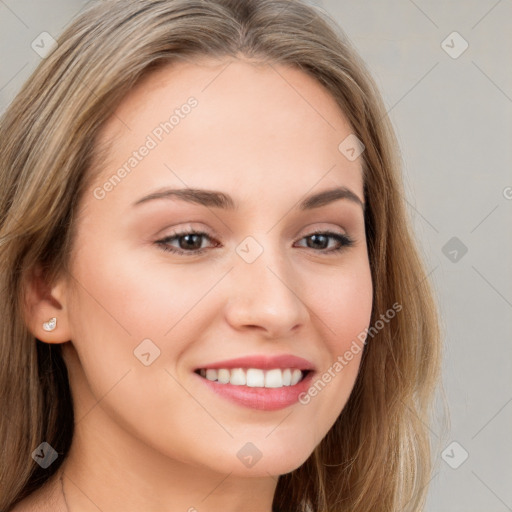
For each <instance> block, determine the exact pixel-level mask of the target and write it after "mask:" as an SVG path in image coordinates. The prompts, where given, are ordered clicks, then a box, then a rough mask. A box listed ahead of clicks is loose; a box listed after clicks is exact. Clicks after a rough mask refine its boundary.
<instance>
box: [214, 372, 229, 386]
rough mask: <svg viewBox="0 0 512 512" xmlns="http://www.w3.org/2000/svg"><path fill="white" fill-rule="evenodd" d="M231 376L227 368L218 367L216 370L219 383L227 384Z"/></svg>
mask: <svg viewBox="0 0 512 512" xmlns="http://www.w3.org/2000/svg"><path fill="white" fill-rule="evenodd" d="M230 378H231V373H230V371H229V370H225V369H219V370H217V380H218V381H219V382H220V383H221V384H227V383H228V382H229V379H230Z"/></svg>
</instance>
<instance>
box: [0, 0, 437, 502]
mask: <svg viewBox="0 0 512 512" xmlns="http://www.w3.org/2000/svg"><path fill="white" fill-rule="evenodd" d="M240 55H243V56H244V57H247V58H250V59H252V60H254V61H259V62H262V63H270V64H284V65H290V66H295V67H296V68H298V69H300V70H302V71H303V72H305V73H308V74H309V75H311V76H312V77H314V78H315V79H316V80H317V81H318V82H319V83H321V84H322V85H323V86H324V87H325V88H326V89H327V90H328V91H329V92H330V94H331V95H332V97H333V98H334V99H335V100H336V102H337V103H338V104H339V106H340V108H341V109H342V111H343V112H344V114H345V115H346V117H347V119H348V120H349V122H350V123H351V126H352V128H353V131H354V133H355V134H356V135H357V137H358V138H359V139H360V140H361V141H362V142H363V144H364V146H365V151H364V152H363V154H362V155H361V159H362V164H363V172H364V194H365V201H366V205H367V206H366V212H365V225H366V234H367V243H368V254H369V260H370V266H371V273H372V280H373V289H374V296H373V310H372V317H371V325H374V324H375V322H376V321H378V319H379V318H380V315H381V314H382V313H383V312H385V311H387V310H388V309H389V308H390V307H391V305H392V304H395V303H398V304H400V305H401V306H402V310H401V311H400V313H399V314H397V315H396V316H395V317H394V318H393V319H392V320H391V321H390V322H387V323H386V324H385V325H384V327H383V328H382V329H381V330H379V332H378V334H377V335H375V336H374V337H373V338H372V339H371V340H370V341H369V342H368V344H367V346H366V347H365V350H364V352H363V356H362V360H361V367H360V372H359V374H358V377H357V380H356V382H355V386H354V389H353V391H352V393H351V396H350V398H349V400H348V402H347V404H346V406H345V407H344V409H343V411H342V412H341V414H340V416H339V417H338V419H337V420H336V422H335V424H334V425H333V427H332V428H331V429H330V431H329V432H328V434H327V435H326V437H325V438H324V439H323V440H322V441H321V442H320V444H319V445H318V446H317V447H316V449H315V450H314V452H313V453H312V454H311V456H310V457H309V458H308V459H307V461H306V462H305V463H304V464H303V465H302V466H300V467H299V468H297V469H296V470H294V471H292V472H291V473H288V474H285V475H281V476H280V478H279V481H278V484H277V489H276V494H275V497H274V503H273V510H274V511H275V512H277V511H281V512H291V511H294V512H296V511H297V512H298V511H306V510H308V511H312V512H396V511H403V512H406V511H411V512H418V511H420V510H422V507H423V505H424V502H425V500H426V496H427V489H428V482H429V481H430V479H431V477H432V466H433V463H432V456H431V451H432V449H431V446H430V434H429V425H430V423H431V416H432V410H433V407H432V405H433V401H434V400H433V399H434V393H435V390H436V388H437V385H438V384H440V366H441V352H442V350H441V348H442V344H441V335H440V327H439V321H438V313H437V307H436V304H435V301H434V298H433V293H432V290H431V286H430V285H429V282H428V279H427V275H426V272H425V268H424V264H423V263H422V261H421V257H420V254H419V249H418V248H417V247H416V243H415V241H414V237H413V235H412V228H411V226H410V224H409V221H408V217H407V212H406V207H405V202H404V197H403V196H404V191H403V185H402V177H401V172H400V161H399V152H398V148H397V143H396V139H395V136H394V133H393V129H392V127H391V124H390V122H389V120H388V117H387V115H386V111H385V108H384V106H383V103H382V100H381V97H380V94H379V92H378V90H377V87H376V86H375V83H374V81H373V80H372V78H371V77H370V75H369V73H368V72H367V70H366V68H365V65H364V64H363V62H362V61H361V59H360V58H359V56H358V55H357V53H356V52H355V50H354V49H353V48H352V46H351V45H350V43H349V42H348V40H347V38H346V37H345V36H344V34H343V32H342V31H341V29H340V28H339V27H338V26H337V25H336V24H335V23H334V22H333V21H332V20H331V19H330V18H329V17H328V16H327V15H325V14H324V13H323V12H322V11H320V10H318V9H315V8H313V7H311V6H309V5H307V4H306V3H304V2H301V1H299V0H208V1H201V0H117V1H114V0H106V1H103V2H98V3H96V4H93V5H92V6H91V7H90V8H89V9H88V10H86V11H85V12H84V13H82V14H81V15H80V16H79V17H78V18H77V19H76V20H75V21H73V22H72V24H71V25H70V26H69V27H68V28H67V29H66V30H65V32H64V33H63V34H62V35H61V36H60V37H59V38H58V47H57V48H56V49H55V50H54V51H53V53H51V55H49V56H48V57H47V58H46V59H44V60H43V61H42V62H41V63H40V65H39V66H38V67H37V69H36V70H35V72H34V73H33V75H32V76H31V78H30V80H29V81H27V82H26V84H25V85H24V87H23V88H22V90H21V91H20V92H19V94H18V95H17V96H16V98H15V99H14V101H13V102H12V103H11V104H10V105H9V107H8V109H7V110H6V112H5V114H4V115H3V116H2V119H1V123H0V290H1V291H2V293H1V297H0V317H1V318H2V323H1V327H0V329H1V332H0V390H1V395H0V411H1V416H0V440H1V443H2V445H3V456H2V457H1V459H0V510H5V511H8V510H9V509H10V508H12V507H13V506H14V505H15V504H16V503H17V502H19V501H20V500H21V499H23V498H24V497H25V496H27V495H28V494H30V493H31V492H33V491H34V490H36V489H37V488H38V487H40V486H41V485H42V484H43V483H44V482H45V481H46V480H47V479H48V478H49V477H50V476H51V475H52V474H53V473H54V472H55V471H56V470H57V469H58V467H59V465H60V463H61V462H62V460H63V459H64V457H65V456H66V454H67V452H68V450H69V447H70V444H71V441H72V436H73V422H74V419H73V404H72V396H71V393H70V389H69V385H68V378H67V370H66V366H65V364H64V362H63V359H62V357H61V353H60V345H50V344H46V343H42V342H40V341H39V340H37V339H35V338H34V337H33V335H31V333H30V332H29V330H28V328H27V325H26V322H25V321H24V302H23V300H24V299H23V289H24V283H25V280H26V279H27V276H28V275H29V273H30V272H31V271H32V270H33V269H34V268H35V266H36V265H40V266H41V268H42V269H43V271H44V273H45V276H46V277H47V279H48V280H49V281H50V282H51V280H52V279H54V278H55V277H57V276H59V275H60V274H61V273H62V272H66V267H67V263H68V255H69V254H70V249H71V246H72V243H73V230H74V226H75V218H76V207H77V204H78V202H79V200H80V198H81V197H82V196H83V193H84V191H85V190H87V187H88V186H89V183H90V182H91V177H92V174H93V171H95V172H96V171H97V170H98V169H99V168H101V164H102V161H104V158H105V157H106V156H107V155H108V147H106V146H104V147H100V146H99V145H98V133H99V132H100V129H101V128H102V126H103V125H104V123H105V121H106V120H107V119H108V118H109V117H110V115H111V114H112V112H113V111H114V109H115V108H116V106H117V105H119V103H120V102H121V101H122V99H123V98H124V97H125V96H126V94H127V93H128V92H129V91H130V90H131V89H132V88H133V86H134V85H135V84H137V83H138V82H139V81H140V80H141V79H142V78H143V77H144V76H146V75H147V74H148V73H149V72H151V71H152V70H155V69H157V68H159V67H160V66H163V65H166V64H169V63H172V62H173V61H176V60H178V59H183V58H185V59H191V60H193V59H194V58H200V57H219V58H222V57H226V56H229V57H235V58H236V57H237V56H240ZM340 142H341V141H340ZM42 441H46V442H48V443H50V444H51V445H52V446H53V447H54V448H55V449H56V450H57V452H58V453H59V457H58V459H57V460H56V461H55V462H54V463H53V464H52V465H51V466H50V467H49V468H48V469H46V470H43V469H42V468H40V467H39V466H38V465H37V464H36V463H35V462H34V461H33V460H32V458H31V453H32V451H33V450H34V449H35V448H36V447H37V446H38V445H39V444H40V443H41V442H42Z"/></svg>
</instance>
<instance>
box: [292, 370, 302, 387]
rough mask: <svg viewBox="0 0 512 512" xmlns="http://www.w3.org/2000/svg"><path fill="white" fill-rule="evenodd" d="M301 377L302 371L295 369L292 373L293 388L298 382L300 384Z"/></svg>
mask: <svg viewBox="0 0 512 512" xmlns="http://www.w3.org/2000/svg"><path fill="white" fill-rule="evenodd" d="M301 377H302V372H301V371H300V370H297V368H295V370H293V373H292V386H295V384H297V382H299V380H300V379H301Z"/></svg>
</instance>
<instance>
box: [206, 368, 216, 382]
mask: <svg viewBox="0 0 512 512" xmlns="http://www.w3.org/2000/svg"><path fill="white" fill-rule="evenodd" d="M206 378H207V379H208V380H217V370H212V369H208V370H206Z"/></svg>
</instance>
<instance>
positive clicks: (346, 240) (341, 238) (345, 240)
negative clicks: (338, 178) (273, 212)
mask: <svg viewBox="0 0 512 512" xmlns="http://www.w3.org/2000/svg"><path fill="white" fill-rule="evenodd" d="M187 235H200V236H205V237H207V238H208V239H210V240H212V239H213V238H212V237H211V236H210V235H209V234H208V233H205V232H204V231H194V230H191V231H181V232H178V233H173V234H172V235H169V236H166V237H165V238H162V239H161V240H157V241H156V242H155V243H156V244H157V245H158V246H159V247H160V248H161V249H162V250H164V251H167V252H171V253H174V254H179V255H186V256H196V255H198V254H203V253H204V252H205V251H206V250H207V249H204V248H203V249H196V250H191V251H184V250H181V249H176V248H175V247H172V246H170V245H168V244H169V242H170V241H171V240H174V239H178V238H181V237H183V236H187ZM314 235H327V237H328V238H334V239H335V240H337V241H338V242H340V243H341V245H340V247H338V248H336V249H320V250H319V251H316V252H323V253H325V254H333V253H339V252H341V251H343V250H344V249H346V248H348V247H352V246H353V245H354V240H353V239H352V238H351V237H349V236H348V235H344V234H341V233H335V232H333V231H322V230H317V231H313V232H312V233H310V234H309V235H306V236H304V237H302V238H301V240H303V239H304V238H310V237H312V236H314ZM306 249H312V248H311V247H306ZM313 250H314V249H313Z"/></svg>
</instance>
